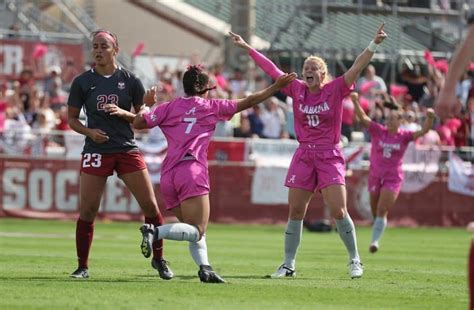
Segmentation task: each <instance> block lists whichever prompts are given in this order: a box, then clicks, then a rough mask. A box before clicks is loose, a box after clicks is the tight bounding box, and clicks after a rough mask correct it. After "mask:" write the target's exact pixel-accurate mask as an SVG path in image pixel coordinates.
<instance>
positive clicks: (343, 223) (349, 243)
mask: <svg viewBox="0 0 474 310" xmlns="http://www.w3.org/2000/svg"><path fill="white" fill-rule="evenodd" d="M336 226H337V231H338V232H339V236H340V237H341V239H342V241H343V242H344V244H345V246H346V249H347V251H348V252H349V257H350V259H351V260H353V259H355V260H360V258H359V252H358V251H357V238H356V234H355V227H354V223H353V222H352V219H351V217H350V216H349V214H347V216H346V217H345V218H343V219H340V220H336Z"/></svg>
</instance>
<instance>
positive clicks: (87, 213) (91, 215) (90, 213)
mask: <svg viewBox="0 0 474 310" xmlns="http://www.w3.org/2000/svg"><path fill="white" fill-rule="evenodd" d="M79 213H80V214H79V217H80V218H81V220H83V221H86V222H93V221H94V220H95V217H96V215H97V211H95V210H94V209H90V208H81V211H80V212H79Z"/></svg>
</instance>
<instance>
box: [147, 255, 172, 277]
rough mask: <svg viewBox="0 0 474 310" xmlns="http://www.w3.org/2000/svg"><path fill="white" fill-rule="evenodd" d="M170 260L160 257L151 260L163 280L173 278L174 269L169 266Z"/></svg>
mask: <svg viewBox="0 0 474 310" xmlns="http://www.w3.org/2000/svg"><path fill="white" fill-rule="evenodd" d="M168 264H169V262H167V261H166V260H164V259H163V258H159V259H154V258H153V259H152V260H151V266H152V267H153V268H155V269H156V270H158V273H159V274H160V278H162V279H163V280H171V279H173V276H174V274H173V271H172V270H171V269H170V267H168Z"/></svg>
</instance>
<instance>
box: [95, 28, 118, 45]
mask: <svg viewBox="0 0 474 310" xmlns="http://www.w3.org/2000/svg"><path fill="white" fill-rule="evenodd" d="M97 37H99V38H104V39H105V40H107V41H110V42H112V44H113V46H114V47H117V40H116V39H115V38H114V36H113V35H111V34H110V33H108V32H107V31H99V32H97V33H96V34H95V36H94V38H97Z"/></svg>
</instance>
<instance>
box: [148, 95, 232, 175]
mask: <svg viewBox="0 0 474 310" xmlns="http://www.w3.org/2000/svg"><path fill="white" fill-rule="evenodd" d="M236 110H237V102H236V101H235V100H226V99H205V98H202V97H197V96H194V97H186V98H185V97H180V98H177V99H174V100H172V101H170V102H167V103H163V104H160V105H158V106H157V107H156V108H155V109H154V110H153V111H151V112H149V113H146V114H144V115H143V117H144V119H145V121H146V123H147V126H148V127H149V128H152V127H155V126H160V128H161V130H162V131H163V134H164V135H165V137H166V140H167V141H168V151H167V154H166V158H165V160H164V161H163V165H162V173H165V172H167V171H169V170H170V169H171V168H173V167H174V166H175V165H176V164H177V163H178V162H180V161H181V160H183V158H184V157H186V156H189V155H190V156H192V157H194V158H195V159H196V160H197V161H198V162H200V163H202V164H203V165H204V166H205V167H206V168H207V149H208V146H209V141H210V140H211V138H212V135H213V134H214V130H215V128H216V123H217V122H218V121H224V120H229V119H231V118H232V116H233V115H234V114H235V112H236Z"/></svg>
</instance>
